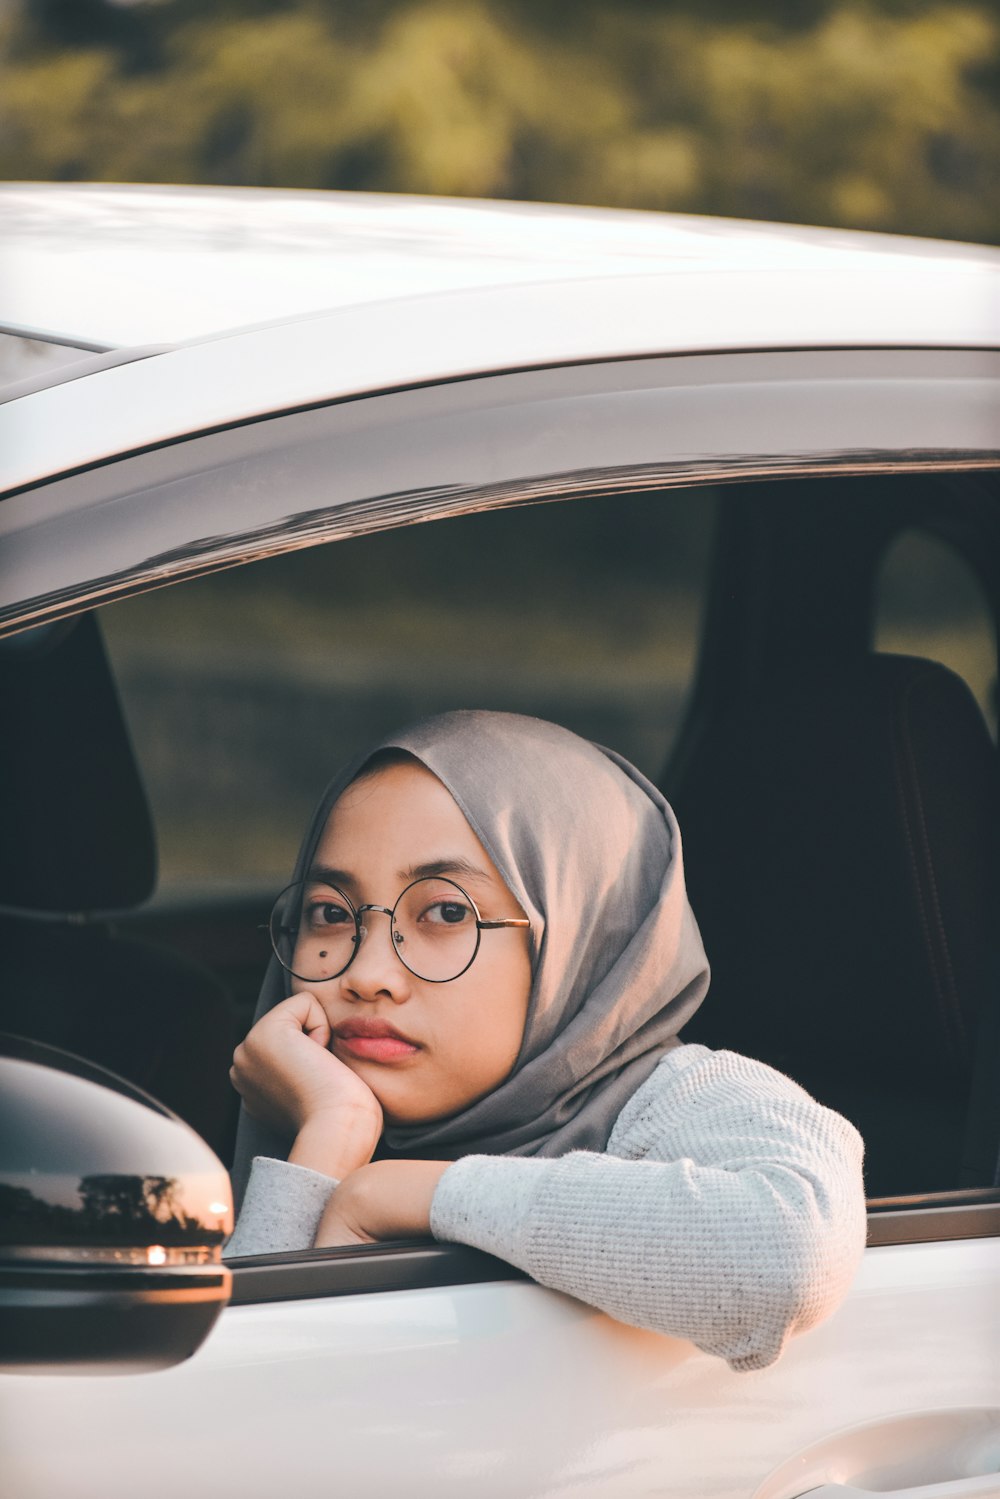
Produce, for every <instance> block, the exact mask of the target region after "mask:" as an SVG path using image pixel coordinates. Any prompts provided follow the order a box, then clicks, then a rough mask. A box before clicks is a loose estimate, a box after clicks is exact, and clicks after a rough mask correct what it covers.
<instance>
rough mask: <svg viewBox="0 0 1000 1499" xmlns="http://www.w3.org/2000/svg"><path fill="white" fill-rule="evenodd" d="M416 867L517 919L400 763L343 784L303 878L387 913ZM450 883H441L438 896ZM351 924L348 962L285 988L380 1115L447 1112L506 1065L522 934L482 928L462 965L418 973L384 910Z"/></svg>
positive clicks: (429, 794) (517, 1032) (499, 888)
mask: <svg viewBox="0 0 1000 1499" xmlns="http://www.w3.org/2000/svg"><path fill="white" fill-rule="evenodd" d="M428 873H430V874H432V875H433V876H441V877H443V878H444V879H450V880H454V881H457V883H458V884H460V885H461V886H462V887H463V889H464V890H466V891H467V892H468V894H469V895H471V896H472V898H473V900H474V901H475V902H476V905H477V906H478V907H479V912H480V915H481V916H482V918H483V919H484V920H499V919H500V918H502V917H523V915H524V912H523V911H522V910H521V908H520V907H519V905H518V903H517V901H516V900H515V899H514V896H513V895H512V894H511V893H510V891H509V890H508V889H507V887H506V885H505V884H504V882H503V880H502V879H501V878H500V875H499V874H498V872H497V870H496V868H495V866H494V865H493V863H492V861H491V859H490V857H489V855H488V854H487V852H486V850H485V849H484V848H483V845H482V844H481V843H480V841H479V839H478V838H477V837H476V835H475V833H474V832H473V831H472V829H471V827H470V826H469V824H468V823H467V822H466V820H465V817H464V816H463V815H462V813H461V811H460V810H459V808H458V805H457V803H456V802H455V801H454V800H453V798H452V796H451V793H450V792H449V791H448V790H447V789H446V788H445V786H444V785H443V784H442V783H441V782H440V781H439V780H438V779H437V777H436V776H435V775H432V774H431V772H430V771H429V770H427V769H425V767H424V766H422V765H420V764H419V763H418V762H417V761H415V760H413V761H409V760H407V761H403V762H400V763H394V764H389V765H386V766H383V767H382V768H381V769H379V770H377V771H375V772H374V773H373V774H371V775H369V776H365V777H364V778H363V779H362V780H360V781H356V782H355V783H354V784H353V785H351V786H348V788H347V789H346V791H344V792H343V793H342V795H341V797H340V799H339V801H338V802H337V803H336V804H335V806H334V808H333V810H332V811H331V813H330V815H329V817H328V818H327V822H326V827H325V828H324V830H323V833H322V836H321V837H320V840H319V843H318V845H317V847H316V852H315V855H314V857H313V865H312V869H311V870H310V874H309V877H310V878H311V879H322V880H326V881H327V882H329V883H331V884H334V885H337V886H339V887H340V888H341V889H342V890H343V891H344V892H345V893H346V894H347V895H348V896H350V898H351V901H352V902H353V903H354V905H355V906H356V907H357V906H361V905H365V904H368V903H372V904H374V905H379V906H388V907H389V908H390V909H391V908H392V907H393V906H394V905H395V903H396V898H397V896H398V895H399V894H400V892H401V891H402V890H403V889H404V887H405V886H406V885H408V884H410V882H411V881H412V880H414V879H416V878H418V877H419V876H420V875H425V874H428ZM429 888H430V887H429ZM433 893H434V891H433V889H430V894H431V895H432V896H433ZM448 893H449V887H448V885H447V884H442V885H441V896H442V899H443V900H447V896H448ZM451 893H452V894H454V893H455V892H454V891H452V892H451ZM441 912H443V914H444V915H445V916H446V917H448V916H450V917H452V918H454V916H455V914H457V913H455V912H454V911H453V910H451V908H448V907H441V908H440V910H439V911H436V912H434V913H432V919H433V917H434V916H437V915H440V913H441ZM362 921H363V923H364V925H365V928H366V930H367V935H366V936H365V937H364V938H363V939H362V942H361V945H360V947H359V948H358V951H357V954H356V956H355V958H354V960H353V962H352V963H351V966H350V967H349V968H348V969H347V970H346V972H344V973H342V974H340V976H339V977H338V978H332V979H327V980H325V981H324V982H321V983H316V982H310V983H308V984H306V983H302V982H299V981H297V987H298V988H300V989H308V990H309V991H310V992H311V993H313V994H315V995H316V997H317V999H318V1000H319V1002H320V1004H321V1005H322V1006H323V1009H324V1010H325V1012H326V1014H327V1016H328V1018H329V1021H330V1025H331V1028H332V1030H333V1038H332V1040H331V1043H330V1050H331V1051H332V1052H333V1053H334V1055H335V1056H337V1057H338V1058H339V1059H340V1060H341V1061H342V1062H343V1063H345V1065H346V1066H348V1067H350V1069H351V1071H352V1072H355V1073H357V1075H358V1076H359V1077H361V1078H362V1079H363V1080H364V1081H365V1082H366V1083H367V1084H368V1086H369V1087H370V1088H371V1090H372V1092H373V1093H374V1094H375V1096H376V1098H377V1099H378V1101H379V1103H380V1104H381V1105H382V1109H383V1112H384V1114H385V1117H386V1119H387V1120H389V1121H390V1122H391V1123H396V1124H408V1123H418V1122H426V1121H428V1120H433V1119H442V1118H445V1117H447V1116H448V1115H450V1114H455V1113H458V1112H459V1111H460V1110H461V1109H464V1108H465V1107H466V1106H467V1105H468V1104H470V1103H473V1102H474V1101H475V1100H476V1099H477V1098H482V1097H483V1096H484V1094H486V1093H489V1092H490V1091H491V1090H492V1089H493V1088H495V1087H497V1086H498V1084H499V1083H501V1082H502V1081H503V1080H504V1078H505V1077H506V1076H507V1075H508V1073H509V1072H510V1070H511V1068H512V1067H513V1065H514V1060H515V1058H516V1056H517V1053H518V1050H519V1048H520V1045H521V1037H522V1035H523V1032H524V1023H525V1018H526V1016H527V1011H528V997H529V994H530V992H531V959H530V952H529V940H528V939H529V933H528V932H527V930H525V929H523V928H509V927H501V928H496V929H493V930H489V931H484V932H483V933H482V934H481V941H480V945H479V951H478V953H477V954H476V958H475V961H474V962H473V963H472V965H471V967H470V968H469V969H468V970H467V971H466V972H465V973H463V974H462V975H461V976H460V977H459V978H456V979H452V980H451V981H450V982H447V983H430V982H428V981H426V980H424V979H421V978H417V977H416V976H415V975H414V974H413V973H410V972H409V971H408V970H407V969H406V968H405V967H404V966H403V964H402V963H401V962H400V960H399V958H398V957H397V955H396V952H395V950H394V947H393V942H392V937H391V932H390V924H389V918H388V916H385V915H383V914H382V913H381V912H378V911H367V912H365V913H363V916H362ZM387 1028H388V1030H387ZM380 1032H381V1033H382V1034H380ZM393 1033H395V1034H393Z"/></svg>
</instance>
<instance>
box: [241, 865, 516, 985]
mask: <svg viewBox="0 0 1000 1499" xmlns="http://www.w3.org/2000/svg"><path fill="white" fill-rule="evenodd" d="M366 911H379V912H381V914H382V915H383V916H388V918H389V931H390V934H391V937H392V946H393V951H394V952H395V954H396V956H397V957H398V958H399V961H400V962H401V963H402V965H403V967H404V968H408V969H409V971H410V972H411V973H412V974H413V975H414V977H416V978H419V979H424V980H426V982H427V983H430V984H447V983H449V982H450V981H451V980H452V979H457V978H461V976H462V974H463V973H465V972H466V970H467V969H469V968H470V967H471V966H472V963H473V962H474V960H475V956H476V954H477V952H478V951H479V944H480V941H481V940H482V933H483V932H488V931H493V930H494V929H496V928H498V927H505V926H509V927H529V928H530V926H531V922H530V921H528V919H527V917H524V916H508V917H505V918H503V919H502V920H499V921H484V919H483V917H482V916H481V915H480V914H479V907H478V906H477V905H476V903H475V901H474V900H473V899H472V896H471V895H469V894H468V893H467V892H466V891H465V890H463V889H462V887H461V885H456V884H455V881H454V880H447V879H438V878H427V877H423V878H421V879H419V880H414V881H413V882H412V884H409V885H407V886H406V889H405V890H403V891H402V892H401V893H400V895H399V898H398V899H397V901H396V904H395V905H394V906H393V907H392V908H391V909H390V908H389V907H388V906H376V905H372V904H366V905H363V906H355V905H354V903H353V902H352V901H351V898H350V896H348V895H345V894H344V892H343V890H339V889H338V888H337V886H336V885H329V884H327V883H326V882H325V881H323V880H300V881H299V882H297V883H296V884H294V885H289V886H288V887H287V889H285V890H282V892H281V894H280V895H279V896H278V899H277V900H276V901H275V903H274V910H273V911H272V912H271V920H270V932H271V946H272V947H273V948H274V953H275V957H276V958H277V959H278V962H279V963H280V964H281V966H282V968H285V969H287V971H288V972H289V973H290V974H291V975H292V977H293V978H297V979H303V980H305V982H306V983H310V984H322V983H325V982H326V980H327V979H335V978H339V977H340V975H341V974H342V973H345V972H346V971H347V969H348V968H350V966H351V964H352V963H353V962H354V959H355V957H356V956H357V953H358V949H359V948H360V946H361V941H362V938H363V937H365V936H366V935H367V932H368V928H367V927H366V926H364V925H363V924H362V920H361V918H362V916H363V915H364V914H365V912H366Z"/></svg>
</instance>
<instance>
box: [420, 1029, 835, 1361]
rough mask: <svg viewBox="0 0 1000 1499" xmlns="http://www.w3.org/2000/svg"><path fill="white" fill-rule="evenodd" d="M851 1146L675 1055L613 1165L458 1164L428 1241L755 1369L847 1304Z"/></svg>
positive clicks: (818, 1109)
mask: <svg viewBox="0 0 1000 1499" xmlns="http://www.w3.org/2000/svg"><path fill="white" fill-rule="evenodd" d="M861 1158H862V1142H861V1137H860V1136H859V1134H858V1133H857V1131H856V1130H855V1129H854V1127H853V1126H852V1125H851V1124H849V1123H848V1122H847V1120H845V1119H842V1118H841V1117H840V1115H839V1114H835V1113H833V1112H832V1111H831V1110H829V1109H826V1108H823V1107H822V1106H821V1105H819V1104H817V1103H816V1102H815V1101H814V1100H813V1099H812V1098H810V1097H809V1095H808V1094H807V1093H806V1092H804V1090H803V1089H802V1088H800V1087H798V1086H797V1084H795V1083H793V1082H792V1081H791V1080H790V1079H789V1078H786V1077H783V1076H782V1075H781V1074H780V1073H777V1072H774V1071H773V1070H772V1069H771V1068H769V1067H767V1066H765V1065H764V1064H763V1063H761V1062H755V1061H751V1060H750V1059H749V1058H747V1057H741V1056H737V1055H736V1054H735V1053H733V1052H725V1051H719V1052H712V1051H709V1050H708V1049H707V1048H706V1047H703V1046H694V1045H692V1046H685V1047H682V1048H678V1049H677V1050H675V1051H673V1052H670V1053H668V1055H667V1056H666V1057H665V1058H664V1059H663V1061H662V1062H661V1063H660V1064H659V1066H658V1067H657V1068H656V1070H655V1071H654V1072H653V1074H652V1075H651V1077H650V1078H648V1079H647V1081H646V1082H645V1083H644V1084H643V1086H642V1087H641V1088H640V1089H639V1090H638V1092H637V1093H636V1094H635V1095H634V1097H633V1098H632V1099H631V1100H630V1101H629V1103H628V1104H627V1105H626V1107H625V1109H624V1110H623V1112H622V1114H621V1115H620V1116H619V1119H618V1121H617V1122H616V1124H615V1127H614V1130H613V1131H612V1134H611V1138H610V1140H609V1142H608V1153H607V1154H603V1155H599V1154H592V1153H590V1152H585V1151H576V1152H573V1153H571V1154H569V1155H566V1156H561V1157H556V1158H554V1159H551V1158H539V1157H523V1156H466V1157H464V1158H463V1159H461V1160H459V1161H456V1162H455V1163H454V1165H452V1166H450V1167H449V1168H448V1170H447V1171H446V1172H445V1173H444V1175H443V1176H442V1178H441V1181H440V1182H439V1184H438V1187H437V1190H436V1192H435V1195H434V1200H433V1204H432V1209H431V1228H432V1231H433V1233H434V1235H435V1237H437V1238H439V1239H454V1240H457V1241H458V1242H460V1243H464V1244H470V1245H472V1246H474V1247H475V1248H478V1249H484V1250H487V1251H488V1252H489V1253H491V1254H495V1255H498V1256H499V1257H500V1258H501V1259H505V1260H507V1261H508V1262H509V1263H510V1264H514V1265H517V1266H518V1267H519V1268H520V1269H523V1270H525V1271H526V1272H527V1273H528V1274H529V1275H531V1276H532V1277H533V1279H535V1280H537V1281H538V1282H539V1283H540V1284H542V1285H545V1286H550V1287H551V1288H553V1289H554V1290H559V1291H565V1292H568V1293H569V1294H570V1295H572V1296H576V1297H578V1298H579V1299H580V1300H582V1301H585V1302H587V1303H588V1304H589V1305H591V1306H595V1307H597V1308H599V1309H600V1310H601V1311H604V1312H607V1313H608V1314H609V1315H610V1316H612V1317H615V1318H617V1319H618V1320H619V1321H621V1322H626V1323H629V1324H631V1325H633V1326H636V1327H644V1328H650V1329H653V1330H655V1331H658V1332H663V1333H668V1334H670V1335H672V1336H674V1337H678V1338H686V1339H688V1340H689V1341H690V1342H693V1343H695V1344H697V1346H698V1347H699V1348H702V1349H703V1350H704V1351H705V1352H707V1353H713V1354H717V1355H719V1356H721V1357H722V1358H724V1359H727V1360H728V1362H729V1364H730V1365H731V1367H732V1368H733V1369H735V1370H739V1371H743V1370H751V1369H760V1368H763V1367H764V1366H765V1365H767V1364H770V1363H772V1362H773V1360H774V1359H776V1358H777V1357H778V1355H779V1354H780V1352H781V1350H782V1347H783V1346H784V1343H785V1340H786V1339H787V1337H788V1336H789V1335H790V1334H791V1333H794V1332H798V1331H801V1330H802V1329H804V1328H807V1327H810V1326H812V1325H813V1324H814V1323H816V1322H818V1321H819V1320H820V1319H821V1318H823V1317H825V1316H827V1315H828V1314H829V1313H830V1312H831V1311H832V1310H833V1309H834V1307H835V1306H836V1305H837V1304H838V1303H839V1302H840V1300H841V1299H842V1297H843V1296H844V1294H845V1293H846V1291H847V1288H848V1286H849V1285H850V1282H851V1280H852V1278H853V1276H854V1273H855V1271H856V1269H857V1266H858V1263H859V1260H860V1256H861V1253H862V1250H863V1248H864V1242H865V1202H864V1189H863V1185H862V1177H861Z"/></svg>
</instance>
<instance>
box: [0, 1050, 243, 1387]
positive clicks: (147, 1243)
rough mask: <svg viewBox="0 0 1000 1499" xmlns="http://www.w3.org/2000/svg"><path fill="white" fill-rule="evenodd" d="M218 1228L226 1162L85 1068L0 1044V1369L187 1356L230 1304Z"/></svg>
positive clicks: (84, 1367)
mask: <svg viewBox="0 0 1000 1499" xmlns="http://www.w3.org/2000/svg"><path fill="white" fill-rule="evenodd" d="M232 1226H233V1209H232V1196H231V1193H230V1187H229V1178H228V1176H227V1174H226V1170H225V1167H224V1166H223V1165H222V1163H221V1161H219V1160H218V1158H217V1157H216V1156H215V1155H214V1154H213V1152H212V1151H211V1150H210V1149H209V1147H208V1146H207V1145H206V1144H205V1142H204V1141H203V1140H202V1139H200V1138H199V1136H198V1135H196V1134H195V1132H194V1131H193V1130H192V1129H190V1128H189V1127H188V1126H187V1125H186V1124H184V1123H183V1122H182V1121H181V1120H179V1119H178V1118H176V1116H175V1115H173V1114H171V1113H170V1112H169V1111H168V1110H167V1109H165V1108H163V1106H162V1105H161V1104H158V1103H157V1102H156V1101H155V1100H154V1099H151V1098H149V1097H148V1096H147V1095H146V1094H144V1093H141V1092H140V1091H139V1090H138V1089H137V1088H133V1087H132V1086H131V1085H130V1084H128V1083H126V1082H123V1081H122V1079H120V1078H116V1077H114V1076H113V1075H112V1074H111V1073H108V1072H105V1071H104V1070H103V1069H102V1068H99V1067H95V1066H93V1065H91V1064H90V1063H89V1062H84V1061H81V1060H80V1059H79V1058H77V1057H71V1056H69V1055H68V1054H67V1053H65V1052H60V1051H56V1050H55V1049H54V1048H52V1047H48V1046H40V1045H38V1044H36V1043H34V1042H30V1041H24V1040H21V1039H19V1038H17V1037H9V1036H4V1037H0V1372H3V1373H32V1372H34V1373H40V1374H57V1373H67V1374H68V1373H76V1374H97V1373H107V1374H122V1373H127V1372H138V1371H141V1370H152V1369H165V1368H168V1367H169V1366H170V1365H172V1364H177V1363H180V1362H181V1361H182V1360H183V1359H186V1358H189V1357H190V1355H191V1354H192V1353H194V1352H195V1351H196V1349H198V1348H199V1347H200V1346H201V1344H202V1343H203V1342H204V1340H205V1338H206V1337H207V1336H208V1333H209V1331H210V1330H211V1327H212V1325H213V1323H214V1322H215V1319H216V1318H217V1317H218V1315H219V1312H220V1311H221V1310H222V1308H223V1307H224V1306H225V1304H226V1302H227V1301H228V1300H229V1294H230V1288H231V1275H230V1272H229V1270H227V1269H226V1268H225V1267H224V1266H223V1264H222V1262H221V1256H222V1245H223V1242H224V1240H225V1239H226V1237H227V1236H228V1235H229V1234H230V1233H231V1232H232Z"/></svg>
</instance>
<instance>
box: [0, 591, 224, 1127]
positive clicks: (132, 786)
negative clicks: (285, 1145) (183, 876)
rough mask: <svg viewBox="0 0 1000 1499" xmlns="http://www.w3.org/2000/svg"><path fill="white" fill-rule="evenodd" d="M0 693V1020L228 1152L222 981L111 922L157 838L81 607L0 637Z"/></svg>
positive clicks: (151, 865) (143, 889) (149, 878)
mask: <svg viewBox="0 0 1000 1499" xmlns="http://www.w3.org/2000/svg"><path fill="white" fill-rule="evenodd" d="M0 690H2V693H3V701H4V704H5V707H6V712H7V724H8V730H7V733H6V734H5V735H3V736H2V739H0V785H2V786H3V788H4V795H3V804H4V813H3V820H4V836H3V839H2V842H0V1030H5V1031H9V1032H12V1033H14V1034H16V1035H22V1036H28V1037H30V1038H31V1039H33V1040H37V1041H44V1042H46V1043H48V1044H49V1045H52V1046H59V1047H62V1048H63V1049H64V1050H67V1051H71V1052H74V1053H76V1054H77V1055H79V1056H83V1057H86V1058H87V1059H88V1060H90V1061H94V1062H97V1063H99V1064H100V1065H101V1066H104V1067H107V1068H109V1069H110V1070H111V1071H112V1072H116V1073H119V1074H120V1075H121V1076H123V1077H126V1078H128V1079H129V1081H131V1082H134V1083H136V1084H138V1086H139V1087H141V1088H144V1089H145V1090H146V1091H148V1092H150V1093H152V1094H153V1095H154V1096H155V1097H157V1098H159V1099H160V1100H161V1102H163V1103H165V1104H166V1105H167V1106H168V1107H169V1108H171V1109H173V1110H174V1111H175V1112H176V1113H178V1114H179V1115H180V1116H181V1117H182V1118H183V1119H185V1120H187V1122H188V1123H189V1124H191V1125H192V1126H193V1127H194V1128H195V1129H196V1130H197V1131H198V1132H199V1134H201V1135H202V1136H203V1137H204V1138H205V1139H206V1140H208V1141H209V1143H210V1144H211V1145H213V1147H214V1148H215V1149H216V1150H217V1151H219V1152H225V1151H226V1150H227V1148H228V1140H229V1136H230V1134H231V1130H232V1125H233V1116H234V1106H235V1095H234V1094H233V1093H232V1090H231V1089H230V1087H229V1081H228V1068H229V1063H230V1060H231V1056H232V1050H233V1045H234V1039H233V1029H234V1027H233V1019H232V1014H231V1009H230V1005H229V1001H228V998H227V994H226V990H225V989H224V987H223V986H222V984H221V983H220V982H219V980H218V979H217V978H215V977H214V976H213V975H212V974H211V973H209V972H207V971H206V970H204V969H203V968H201V967H200V966H199V965H198V964H196V963H193V962H191V961H190V960H189V959H187V958H185V957H183V956H181V955H180V954H178V953H176V952H172V951H170V950H169V949H168V948H166V947H159V946H156V945H153V944H151V943H148V942H139V941H135V940H133V939H131V938H130V937H127V936H125V935H123V934H122V932H121V931H120V929H119V928H120V920H121V916H124V915H125V914H127V912H128V911H129V910H130V909H131V908H133V907H137V906H139V905H140V904H141V903H142V902H143V901H144V900H146V899H147V897H148V896H149V894H150V892H151V890H152V888H153V886H154V884H155V878H156V847H155V838H154V832H153V825H152V820H151V818H150V814H149V808H148V806H147V802H146V796H145V792H144V790H143V786H142V782H141V779H140V777H139V772H138V770H137V767H136V765H135V761H134V757H133V755H132V750H131V745H130V743H129V738H128V733H127V731H126V728H125V724H124V722H123V719H122V715H121V710H120V708H119V705H118V700H117V696H116V693H115V688H114V685H113V683H112V680H111V676H110V672H109V670H108V665H107V661H106V659H105V654H104V649H103V646H102V643H101V639H100V636H99V633H98V629H97V625H96V622H95V621H94V619H93V618H91V617H89V616H84V617H82V618H80V619H79V620H77V621H74V622H71V623H70V624H69V625H68V626H66V627H58V626H57V627H56V628H55V629H52V630H49V631H47V632H42V633H40V634H39V635H36V636H34V638H33V637H32V636H31V635H25V636H23V637H18V636H14V637H12V639H11V641H10V642H8V643H7V644H6V647H5V649H4V650H3V651H2V652H0Z"/></svg>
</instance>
